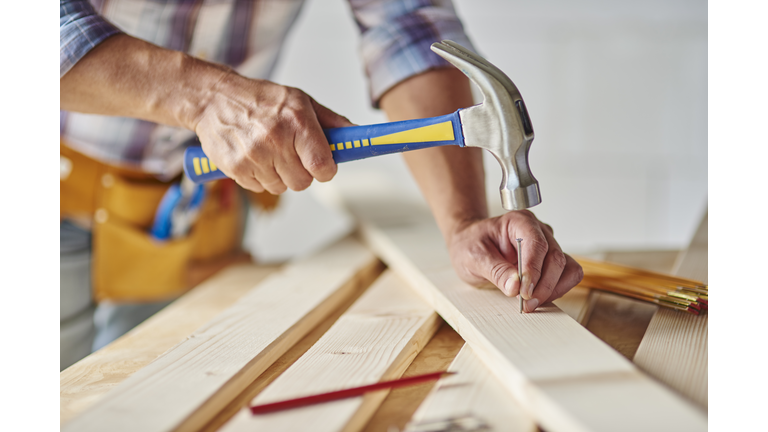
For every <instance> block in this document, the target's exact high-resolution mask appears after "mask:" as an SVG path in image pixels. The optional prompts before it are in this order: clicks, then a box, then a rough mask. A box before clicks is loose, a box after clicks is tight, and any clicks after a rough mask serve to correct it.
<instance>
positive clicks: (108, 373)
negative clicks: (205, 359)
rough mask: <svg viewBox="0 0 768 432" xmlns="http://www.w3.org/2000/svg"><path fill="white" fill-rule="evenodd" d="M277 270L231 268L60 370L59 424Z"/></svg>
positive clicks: (261, 267) (268, 268)
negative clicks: (110, 341)
mask: <svg viewBox="0 0 768 432" xmlns="http://www.w3.org/2000/svg"><path fill="white" fill-rule="evenodd" d="M277 269H278V267H276V266H266V267H265V266H258V265H255V264H239V265H235V266H233V267H230V268H228V269H226V270H224V271H222V272H221V273H219V274H217V275H216V276H214V277H212V278H211V279H209V280H208V281H206V282H204V283H202V284H200V285H199V286H197V287H195V288H193V289H192V290H190V291H189V292H188V293H186V294H184V295H183V296H182V297H180V298H179V299H178V300H176V301H174V302H173V303H171V304H170V305H168V306H167V307H166V308H165V309H163V310H162V311H160V312H158V313H157V314H155V315H154V316H152V317H151V318H149V319H147V320H146V321H144V322H143V323H141V324H139V325H138V326H137V327H136V328H134V329H133V330H131V331H130V332H128V333H126V334H125V335H123V336H121V337H120V338H118V339H117V340H115V341H114V342H112V343H111V344H109V345H107V346H106V347H104V348H102V349H100V350H98V351H97V352H95V353H93V354H91V355H89V356H88V357H86V358H84V359H82V360H80V361H79V362H77V363H75V364H73V365H72V366H70V367H68V368H67V369H64V370H63V371H61V373H60V374H59V380H60V397H59V401H60V410H59V415H60V421H61V423H62V424H63V423H65V422H67V421H68V420H70V419H72V418H74V417H75V416H76V415H78V414H79V413H81V412H83V411H84V410H86V409H88V408H89V407H90V406H92V405H93V404H94V403H96V402H97V401H98V400H100V399H101V398H102V397H103V396H104V395H106V394H107V393H108V392H109V391H110V390H112V389H113V388H115V387H117V385H118V384H120V383H121V382H123V381H124V380H125V379H127V378H128V377H129V376H131V375H133V374H134V373H135V372H136V371H138V370H140V369H141V368H143V367H144V366H146V365H148V364H149V363H151V362H152V361H153V360H155V359H156V358H158V357H159V356H160V355H161V354H163V353H164V352H166V351H168V350H169V349H170V348H172V347H173V346H174V345H176V344H178V343H179V342H181V341H183V340H184V339H185V338H186V337H187V336H189V335H190V333H192V332H193V331H195V329H197V328H198V327H200V326H201V325H203V324H205V323H206V322H208V321H210V320H211V319H212V318H214V317H215V316H216V315H218V314H219V313H221V312H222V311H223V310H224V309H226V308H227V307H229V306H231V305H232V304H233V303H235V302H236V301H237V300H239V299H240V297H242V296H243V295H245V293H246V292H247V291H248V290H250V289H251V288H253V286H254V284H257V283H259V282H260V281H261V280H262V279H264V278H266V277H267V276H269V275H270V274H272V273H274V272H275V271H277Z"/></svg>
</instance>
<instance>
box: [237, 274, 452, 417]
mask: <svg viewBox="0 0 768 432" xmlns="http://www.w3.org/2000/svg"><path fill="white" fill-rule="evenodd" d="M440 322H441V321H440V319H439V317H438V316H437V314H436V313H435V312H434V311H433V310H432V308H431V307H429V306H428V305H426V304H425V303H424V301H423V300H421V299H420V298H419V297H418V295H416V294H415V293H414V292H413V291H412V290H411V289H409V288H408V287H407V286H406V285H405V284H404V283H403V282H402V281H401V280H399V278H397V277H396V276H395V275H394V273H392V272H389V271H385V272H384V274H383V275H382V276H381V277H380V278H379V279H378V280H377V281H376V282H375V283H374V284H373V285H372V286H371V288H370V289H369V290H368V291H367V292H366V293H365V294H363V295H362V296H361V297H360V299H358V301H357V302H355V304H353V305H352V306H351V307H350V308H349V310H347V312H346V313H344V315H342V316H341V317H340V318H339V320H338V321H337V322H336V323H335V324H334V325H333V327H331V328H330V329H329V330H328V332H327V333H326V334H325V335H323V337H322V338H320V340H319V341H317V343H316V344H315V345H314V346H312V348H310V349H309V350H308V351H307V353H306V354H305V355H303V356H302V357H301V358H300V359H299V360H297V361H296V363H294V364H293V365H292V366H291V367H290V368H288V370H286V371H285V373H283V374H282V375H280V377H278V378H277V379H276V380H275V381H274V382H273V383H272V384H271V385H270V386H269V387H267V388H266V389H265V390H264V391H263V392H262V393H261V394H259V396H257V397H256V398H255V399H254V400H253V401H252V402H251V404H253V405H255V404H265V403H270V402H276V401H281V400H286V399H292V398H296V397H300V396H306V395H311V394H317V393H324V392H328V391H334V390H340V389H344V388H350V387H355V386H360V385H365V384H372V383H374V382H378V381H384V380H390V379H396V378H399V377H400V375H402V373H403V371H404V370H405V369H406V368H407V367H408V365H409V364H410V363H411V361H412V360H413V358H414V357H416V355H417V354H418V353H419V351H420V350H421V348H422V347H423V346H424V345H426V343H427V342H428V341H429V339H430V338H431V337H432V335H433V334H434V333H435V331H436V330H437V328H438V327H439V325H440ZM386 395H387V392H386V391H380V392H373V393H368V394H367V395H365V396H363V397H356V398H350V399H345V400H340V401H334V402H328V403H324V404H319V405H313V406H307V407H302V408H296V409H292V410H289V411H282V412H277V413H272V414H265V415H258V416H253V415H251V413H250V412H249V411H248V410H247V409H244V410H241V412H239V413H238V414H237V415H236V416H235V417H233V418H232V420H231V421H230V422H229V423H227V424H225V425H224V427H223V428H222V430H223V431H230V432H231V431H252V430H264V431H291V430H306V429H307V428H308V427H309V425H311V429H312V431H314V432H321V431H339V430H358V429H360V428H361V427H362V426H363V425H364V424H365V423H366V422H367V421H368V420H369V419H370V416H371V415H372V414H373V412H374V411H375V410H376V408H377V407H378V406H379V404H380V403H381V401H382V400H383V399H384V397H386Z"/></svg>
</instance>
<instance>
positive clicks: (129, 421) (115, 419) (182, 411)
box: [62, 238, 380, 431]
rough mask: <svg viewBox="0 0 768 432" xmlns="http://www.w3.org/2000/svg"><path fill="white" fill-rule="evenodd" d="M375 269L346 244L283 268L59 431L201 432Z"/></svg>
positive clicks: (361, 250) (363, 253) (353, 244)
mask: <svg viewBox="0 0 768 432" xmlns="http://www.w3.org/2000/svg"><path fill="white" fill-rule="evenodd" d="M379 266H380V264H379V261H378V260H377V259H376V258H375V257H374V256H373V255H372V254H371V253H370V251H368V250H367V249H366V248H365V247H363V246H362V245H361V244H360V243H358V242H357V241H355V240H352V239H349V238H347V239H344V240H342V241H340V242H338V243H336V244H335V245H333V246H331V247H329V248H328V249H326V250H324V251H322V252H320V253H318V254H316V255H314V256H311V257H308V258H305V259H302V260H299V261H297V262H295V263H293V264H290V265H287V266H286V267H284V268H283V269H282V270H281V271H280V272H278V273H276V274H273V275H272V276H270V277H269V278H267V279H266V280H265V281H263V282H262V283H261V284H259V285H258V286H256V287H255V288H254V289H253V290H252V291H251V292H250V293H248V294H247V295H245V296H244V297H243V298H242V299H240V300H239V301H238V302H237V303H235V304H234V305H232V306H231V307H230V308H228V309H227V310H225V311H224V312H222V313H221V314H219V315H218V316H217V317H216V318H214V319H213V320H211V321H210V322H208V323H207V324H206V325H204V326H202V327H201V328H199V329H198V330H197V331H195V332H194V333H193V334H192V335H190V336H189V337H188V338H187V339H186V340H184V341H183V342H181V343H179V344H178V345H176V346H175V347H173V348H172V349H170V350H169V351H168V352H166V353H165V354H164V355H162V356H161V357H159V358H158V359H157V360H155V361H154V362H152V363H150V364H149V365H147V366H146V367H144V368H142V369H141V370H140V371H138V372H136V373H135V374H133V375H132V376H131V377H130V378H128V379H126V380H125V381H124V382H123V383H122V384H120V385H119V386H117V387H116V388H115V389H114V390H112V391H111V392H109V393H108V394H107V395H106V396H105V397H104V398H103V399H102V400H100V401H99V402H97V403H96V404H95V405H94V406H93V407H92V408H91V409H89V410H87V411H86V412H84V413H83V414H81V415H80V416H78V417H76V418H74V419H73V420H71V421H69V422H67V423H65V424H64V425H63V427H62V430H63V431H103V430H109V431H139V430H140V431H167V430H194V429H196V428H199V427H202V426H203V425H204V424H205V423H206V422H207V421H209V420H210V419H211V418H212V417H213V416H214V415H215V414H216V413H217V412H218V411H219V410H221V409H222V408H223V407H224V406H225V405H226V404H227V403H228V402H229V401H230V400H231V399H232V398H234V397H235V396H236V395H237V394H238V393H240V392H241V391H242V390H243V389H244V388H245V387H246V386H247V385H248V384H249V383H250V382H251V381H253V379H255V378H256V377H257V376H258V375H259V374H260V373H261V372H263V371H264V370H265V369H266V368H267V367H268V366H269V365H270V364H271V363H272V362H273V361H274V360H275V359H276V358H278V357H279V356H280V355H282V354H283V353H284V352H285V351H286V350H287V349H288V348H290V347H291V346H292V345H293V344H294V343H295V342H296V341H297V340H299V339H300V338H301V337H302V336H303V335H304V334H306V333H307V331H309V330H310V329H311V328H312V327H313V326H314V325H315V324H317V323H318V322H319V321H321V320H322V319H323V318H324V317H325V316H326V315H328V314H329V313H330V312H331V311H332V310H333V309H334V308H335V307H336V306H337V305H338V304H339V303H341V302H342V301H343V300H344V299H345V298H346V297H347V296H349V295H351V294H352V293H354V292H355V291H356V290H359V289H361V288H362V287H364V286H367V283H368V282H369V281H370V280H372V279H373V278H375V276H376V275H378V273H379V272H380V267H379Z"/></svg>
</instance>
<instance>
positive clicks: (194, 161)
mask: <svg viewBox="0 0 768 432" xmlns="http://www.w3.org/2000/svg"><path fill="white" fill-rule="evenodd" d="M192 165H194V167H195V174H197V175H202V174H203V172H202V171H200V158H194V159H192Z"/></svg>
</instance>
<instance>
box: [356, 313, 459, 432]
mask: <svg viewBox="0 0 768 432" xmlns="http://www.w3.org/2000/svg"><path fill="white" fill-rule="evenodd" d="M440 322H441V325H440V328H439V329H438V330H437V333H435V335H434V336H432V339H430V340H429V343H427V345H426V346H425V347H424V349H422V350H421V352H419V355H417V356H416V358H415V359H413V361H412V362H411V364H410V365H409V366H408V369H406V370H405V372H403V378H406V377H412V376H416V375H423V374H426V373H430V372H434V371H443V370H447V369H448V367H449V366H450V365H451V362H452V361H453V359H454V358H456V354H458V353H459V351H460V350H461V347H462V346H464V339H462V338H461V336H459V334H458V333H456V332H455V331H454V330H453V329H452V328H451V326H449V325H448V324H446V323H445V321H443V320H442V319H441V320H440ZM435 384H436V382H435V381H429V382H425V383H422V384H417V385H413V386H408V387H400V388H396V389H393V390H391V391H390V392H389V394H388V395H387V397H386V399H384V402H382V403H381V406H379V409H378V410H376V413H375V414H374V415H373V417H371V420H370V421H369V422H368V424H367V425H365V427H364V428H363V429H362V430H361V431H362V432H392V430H393V429H394V428H397V429H395V430H397V431H402V430H403V429H404V428H405V424H406V423H408V421H409V420H411V417H413V413H414V412H416V409H417V408H418V407H419V405H420V404H421V403H422V402H423V401H424V399H425V398H426V397H427V395H428V394H429V392H430V391H431V390H432V388H433V387H434V386H435Z"/></svg>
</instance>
